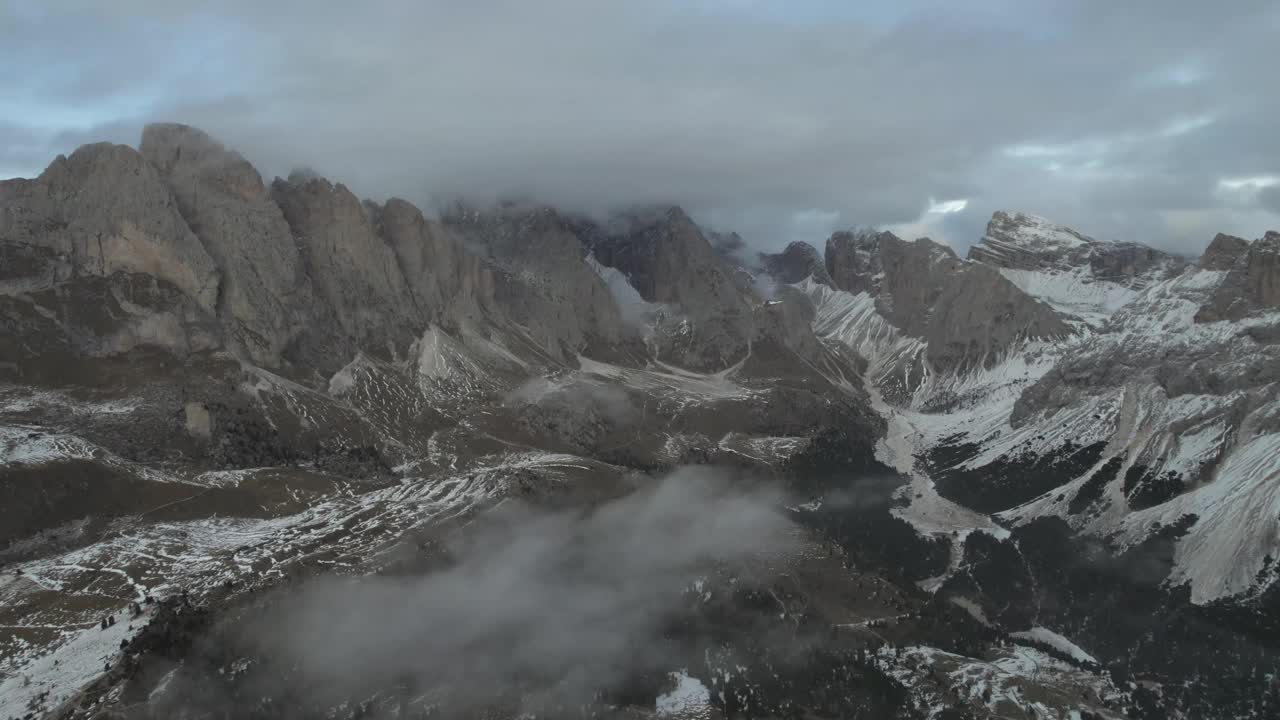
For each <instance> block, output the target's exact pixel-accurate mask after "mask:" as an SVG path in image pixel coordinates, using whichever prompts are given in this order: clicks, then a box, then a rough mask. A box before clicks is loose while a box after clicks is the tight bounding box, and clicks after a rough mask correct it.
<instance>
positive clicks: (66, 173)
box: [0, 143, 222, 311]
mask: <svg viewBox="0 0 1280 720" xmlns="http://www.w3.org/2000/svg"><path fill="white" fill-rule="evenodd" d="M0 237H4V238H5V243H4V253H5V263H4V268H3V270H2V271H0V272H3V274H4V277H3V280H2V282H3V283H4V287H5V289H6V290H8V291H13V290H24V289H38V288H47V287H51V286H53V285H54V284H56V283H58V282H62V281H65V280H68V279H72V278H77V277H87V276H96V277H107V276H110V275H112V274H113V273H117V272H123V273H135V274H142V275H149V276H152V277H154V278H156V279H157V280H161V281H164V282H167V283H170V284H172V285H173V286H174V287H176V288H177V289H178V290H179V291H181V292H183V293H185V294H187V295H188V296H190V297H191V298H192V299H193V300H194V301H195V302H196V304H197V305H199V306H200V307H202V308H205V309H207V310H210V311H212V310H213V309H214V306H215V304H216V302H217V299H218V293H219V287H220V282H221V280H222V277H221V273H220V272H219V269H218V267H217V266H216V265H215V264H214V261H213V260H212V259H211V258H210V256H209V254H208V253H207V252H206V250H205V248H204V247H203V246H202V244H201V243H200V241H199V239H198V238H197V237H196V236H195V235H194V234H193V233H192V232H191V229H190V228H189V227H188V225H187V223H186V222H185V221H184V219H183V217H182V215H181V214H180V213H179V208H178V205H177V203H175V202H174V198H173V196H172V195H171V194H170V192H169V190H168V188H167V187H166V185H165V183H164V182H163V180H162V178H161V175H160V173H159V172H158V171H157V169H156V168H155V167H153V166H152V165H151V164H150V163H148V162H147V160H146V159H145V158H144V157H143V156H142V155H140V154H139V153H138V152H137V151H135V150H133V149H132V148H128V147H125V146H122V145H110V144H106V143H100V144H96V145H86V146H84V147H82V148H80V149H79V150H77V151H76V152H74V153H72V154H71V156H70V157H61V156H59V157H58V159H56V160H54V161H53V163H52V164H50V165H49V167H48V169H46V170H45V171H44V172H43V173H42V174H41V175H40V177H38V178H36V179H35V180H9V181H6V182H4V183H2V184H0Z"/></svg>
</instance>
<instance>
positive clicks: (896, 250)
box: [826, 232, 1072, 370]
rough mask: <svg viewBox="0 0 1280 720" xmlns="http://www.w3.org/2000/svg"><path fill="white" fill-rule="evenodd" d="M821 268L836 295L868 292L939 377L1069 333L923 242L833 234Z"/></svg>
mask: <svg viewBox="0 0 1280 720" xmlns="http://www.w3.org/2000/svg"><path fill="white" fill-rule="evenodd" d="M826 262H827V269H828V272H829V273H830V275H831V277H832V280H833V282H834V283H835V285H836V287H837V288H839V289H841V290H845V291H847V292H851V293H855V294H856V293H861V292H866V293H868V294H869V295H871V296H872V297H874V298H875V307H876V311H877V312H878V313H879V314H880V315H882V316H883V317H884V318H885V319H886V320H888V321H889V322H890V323H891V324H893V325H894V326H895V327H897V328H898V329H899V330H901V331H902V332H904V333H906V334H908V335H912V336H915V337H918V338H921V339H923V340H925V341H926V342H927V343H928V357H929V359H930V362H931V363H932V364H933V365H934V366H935V368H937V369H940V370H947V369H955V368H959V367H965V366H973V365H990V364H992V363H994V362H995V361H996V360H997V359H998V358H999V357H1001V356H1002V355H1003V354H1004V353H1005V352H1007V351H1008V350H1009V349H1011V348H1012V347H1013V346H1014V345H1015V344H1016V343H1017V342H1019V341H1022V340H1027V339H1052V338H1061V337H1065V336H1067V335H1070V334H1072V330H1071V328H1070V326H1068V325H1067V324H1066V323H1065V322H1064V321H1063V319H1062V318H1061V317H1060V316H1059V315H1058V314H1057V313H1056V312H1055V311H1054V310H1053V309H1052V308H1050V307H1049V306H1048V305H1045V304H1044V303H1042V302H1040V301H1038V300H1036V299H1035V298H1032V297H1031V296H1029V295H1028V294H1026V293H1025V292H1023V291H1022V290H1021V289H1019V288H1018V287H1017V286H1016V285H1014V284H1013V283H1011V282H1009V281H1008V280H1007V279H1005V278H1004V277H1003V276H1002V275H1001V274H1000V272H999V271H997V270H996V269H995V268H992V267H990V266H988V265H985V264H981V263H976V262H966V261H964V260H961V259H960V258H958V257H956V254H955V253H954V252H953V251H952V250H951V249H950V248H948V247H946V246H945V245H941V244H939V243H936V242H933V241H932V240H929V239H928V238H921V239H919V240H916V241H915V242H906V241H905V240H902V239H901V238H899V237H897V236H896V235H894V234H893V233H889V232H879V233H875V232H861V233H836V234H835V235H833V236H832V237H831V239H830V240H828V241H827V256H826Z"/></svg>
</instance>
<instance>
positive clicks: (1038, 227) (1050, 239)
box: [969, 210, 1097, 269]
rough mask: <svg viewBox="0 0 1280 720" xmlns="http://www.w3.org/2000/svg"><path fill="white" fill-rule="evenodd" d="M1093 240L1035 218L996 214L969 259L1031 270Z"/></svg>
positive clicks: (1038, 217) (1017, 213) (1000, 212)
mask: <svg viewBox="0 0 1280 720" xmlns="http://www.w3.org/2000/svg"><path fill="white" fill-rule="evenodd" d="M1095 243H1097V241H1096V240H1094V239H1093V238H1090V237H1088V236H1086V235H1082V234H1080V233H1078V232H1076V231H1075V230H1072V229H1071V228H1069V227H1065V226H1063V225H1056V224H1054V223H1052V222H1050V221H1048V220H1046V219H1045V218H1042V217H1040V216H1039V215H1031V214H1029V213H1022V212H1012V213H1011V212H1007V211H1004V210H999V211H996V212H995V213H994V214H993V215H992V216H991V221H990V222H988V223H987V232H986V234H985V235H983V236H982V240H980V241H979V242H978V244H976V245H974V246H973V247H972V248H970V249H969V259H970V260H977V261H979V262H985V263H987V264H989V265H993V266H995V267H1008V268H1020V269H1034V268H1038V267H1041V266H1043V265H1044V264H1046V263H1049V262H1053V261H1055V260H1058V259H1060V258H1062V257H1063V256H1066V255H1069V254H1071V253H1072V252H1073V251H1077V250H1079V249H1080V248H1081V247H1082V246H1087V245H1093V244H1095Z"/></svg>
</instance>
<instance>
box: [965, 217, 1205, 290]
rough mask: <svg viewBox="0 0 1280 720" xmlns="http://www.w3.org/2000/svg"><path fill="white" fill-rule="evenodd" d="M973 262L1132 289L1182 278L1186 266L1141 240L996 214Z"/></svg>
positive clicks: (973, 252) (972, 254) (971, 253)
mask: <svg viewBox="0 0 1280 720" xmlns="http://www.w3.org/2000/svg"><path fill="white" fill-rule="evenodd" d="M969 259H970V260H974V261H976V262H980V263H983V264H985V265H990V266H992V267H996V268H1002V269H1008V270H1031V271H1050V272H1052V271H1072V270H1081V271H1085V272H1086V273H1087V274H1088V280H1089V281H1103V282H1109V283H1113V284H1117V285H1120V286H1122V287H1125V288H1130V289H1139V290H1140V289H1142V288H1144V287H1147V286H1148V285H1150V284H1151V283H1152V282H1156V281H1159V280H1163V279H1166V278H1168V277H1172V276H1173V275H1176V274H1178V273H1179V272H1181V271H1182V270H1184V269H1185V268H1186V266H1187V262H1186V261H1185V260H1183V259H1182V258H1179V257H1176V256H1174V255H1171V254H1169V253H1166V252H1164V251H1161V250H1157V249H1155V248H1153V247H1150V246H1147V245H1143V244H1142V243H1136V242H1114V241H1107V240H1096V239H1094V238H1091V237H1089V236H1088V235H1084V234H1082V233H1079V232H1076V231H1075V230H1072V229H1071V228H1069V227H1066V226H1064V225H1056V224H1054V223H1051V222H1049V221H1048V220H1046V219H1044V218H1042V217H1039V216H1037V215H1030V214H1027V213H1020V212H1014V213H1010V212H1005V211H997V212H996V213H995V214H993V215H992V216H991V221H990V222H989V223H987V231H986V234H985V235H984V236H983V237H982V240H981V241H979V242H978V243H977V244H976V245H974V246H973V247H971V248H970V249H969Z"/></svg>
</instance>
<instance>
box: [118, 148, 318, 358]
mask: <svg viewBox="0 0 1280 720" xmlns="http://www.w3.org/2000/svg"><path fill="white" fill-rule="evenodd" d="M139 147H140V149H141V152H142V156H143V157H144V158H146V160H147V161H148V163H149V164H150V166H151V167H153V168H155V169H156V170H157V171H158V172H159V174H160V176H161V177H162V178H163V179H164V183H165V185H166V186H167V187H168V190H169V192H170V193H171V194H172V197H173V199H174V200H175V201H176V203H175V205H176V208H177V209H178V210H179V211H180V212H181V214H182V217H183V218H184V219H185V220H186V222H187V225H188V226H189V227H190V228H192V230H193V231H194V232H195V233H196V236H197V237H198V238H199V239H200V243H201V244H202V245H203V247H204V248H205V249H206V250H207V251H208V253H209V255H210V256H211V257H212V258H213V260H214V262H215V263H216V264H217V267H218V269H219V272H220V273H221V274H222V276H223V278H224V281H223V286H222V289H221V292H220V294H219V296H218V307H217V312H218V314H219V316H220V317H221V318H222V319H223V321H224V322H225V324H226V326H227V329H228V335H229V338H230V340H231V342H232V343H233V344H234V345H235V346H236V347H237V348H238V349H243V350H244V351H245V352H246V353H247V354H248V355H249V357H251V358H253V359H254V360H256V361H257V362H261V363H263V364H266V365H271V366H274V365H277V364H278V363H279V362H280V359H281V355H282V353H283V352H284V350H285V348H286V347H287V346H288V345H289V344H290V343H291V342H293V340H294V338H296V337H297V336H298V334H299V333H300V332H302V330H303V329H304V328H305V327H307V325H308V324H309V323H308V322H307V314H308V313H309V312H310V311H311V309H312V308H313V307H314V301H315V297H314V293H313V287H312V284H311V279H310V277H309V276H308V275H307V273H306V270H305V268H304V267H303V265H302V260H301V258H300V257H299V255H298V248H297V246H296V244H295V243H294V240H293V237H292V234H291V232H290V229H289V225H288V223H287V222H286V221H285V218H284V215H283V213H281V211H280V208H279V206H277V205H276V203H275V201H274V200H273V199H272V198H271V195H270V193H269V192H268V191H267V188H266V186H265V185H263V182H262V178H261V176H259V175H258V171H257V170H255V169H254V168H253V166H252V165H250V164H249V163H248V162H247V161H246V160H245V159H244V158H242V157H240V155H239V154H237V153H235V152H233V151H230V150H227V149H226V148H224V147H223V146H222V145H221V144H220V143H218V142H217V141H216V140H214V139H213V138H211V137H209V136H208V135H206V134H205V133H204V132H203V131H201V130H198V129H196V128H192V127H189V126H186V125H174V124H156V125H149V126H147V127H146V128H145V129H144V130H143V133H142V142H141V144H140V146H139Z"/></svg>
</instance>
